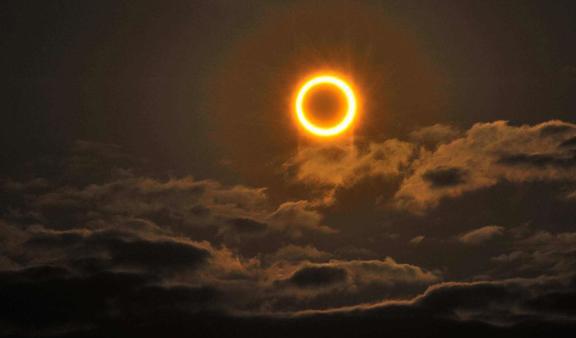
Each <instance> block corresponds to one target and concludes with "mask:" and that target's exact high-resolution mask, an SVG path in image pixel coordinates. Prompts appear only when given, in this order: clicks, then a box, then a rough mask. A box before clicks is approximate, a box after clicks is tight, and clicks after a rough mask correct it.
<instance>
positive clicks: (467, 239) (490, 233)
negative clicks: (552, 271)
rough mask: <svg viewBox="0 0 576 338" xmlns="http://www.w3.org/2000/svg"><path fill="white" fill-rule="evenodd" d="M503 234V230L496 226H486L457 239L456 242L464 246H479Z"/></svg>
mask: <svg viewBox="0 0 576 338" xmlns="http://www.w3.org/2000/svg"><path fill="white" fill-rule="evenodd" d="M503 233H504V228H503V227H501V226H497V225H487V226H484V227H481V228H478V229H475V230H472V231H469V232H467V233H465V234H462V235H460V236H459V237H458V240H459V241H460V242H462V243H465V244H474V245H477V244H481V243H484V242H486V241H488V240H491V239H493V238H495V237H498V236H502V234H503Z"/></svg>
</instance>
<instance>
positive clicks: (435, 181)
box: [422, 167, 467, 188]
mask: <svg viewBox="0 0 576 338" xmlns="http://www.w3.org/2000/svg"><path fill="white" fill-rule="evenodd" d="M466 176H467V172H466V171H465V170H463V169H460V168H455V167H450V168H446V167H438V168H436V169H430V170H427V171H425V172H424V173H423V174H422V179H423V180H424V181H426V182H427V183H428V184H429V185H430V186H431V187H432V188H444V187H451V186H457V185H460V184H463V183H465V182H466Z"/></svg>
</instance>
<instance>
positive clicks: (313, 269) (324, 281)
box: [287, 266, 347, 288]
mask: <svg viewBox="0 0 576 338" xmlns="http://www.w3.org/2000/svg"><path fill="white" fill-rule="evenodd" d="M346 276H347V272H346V270H345V269H343V268H340V267H335V266H306V267H303V268H301V269H300V270H298V271H296V272H295V273H294V274H293V275H292V276H291V277H290V278H289V279H288V280H287V281H288V282H289V283H290V284H293V285H295V286H297V287H300V288H310V287H328V286H330V285H333V284H337V283H342V282H344V281H345V280H346Z"/></svg>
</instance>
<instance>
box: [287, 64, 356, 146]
mask: <svg viewBox="0 0 576 338" xmlns="http://www.w3.org/2000/svg"><path fill="white" fill-rule="evenodd" d="M320 85H329V86H333V87H335V88H336V89H338V91H339V92H340V93H341V94H342V95H344V97H345V99H346V112H345V115H344V117H343V118H342V119H341V120H340V121H339V122H337V123H336V124H334V125H332V126H329V127H321V126H318V125H316V124H314V123H313V122H311V121H310V119H309V118H308V116H309V114H313V113H314V112H307V111H305V102H306V99H307V97H308V94H309V93H310V91H311V90H312V89H313V88H315V87H317V86H320ZM356 109H357V104H356V96H355V94H354V91H353V90H352V87H351V86H350V85H349V84H348V83H347V82H346V81H345V80H343V79H342V78H340V77H337V76H333V75H320V76H316V77H313V78H312V79H310V80H308V81H306V82H305V83H304V84H303V85H302V87H300V89H298V94H297V96H296V102H295V110H296V117H297V118H298V122H299V123H300V125H302V127H303V128H304V129H305V130H306V131H308V132H310V133H312V134H314V135H316V136H321V137H330V136H336V135H338V134H340V133H342V132H344V131H345V130H346V129H348V128H349V127H350V126H351V125H352V122H353V121H354V118H355V117H356Z"/></svg>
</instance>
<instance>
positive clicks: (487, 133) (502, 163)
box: [395, 121, 576, 212]
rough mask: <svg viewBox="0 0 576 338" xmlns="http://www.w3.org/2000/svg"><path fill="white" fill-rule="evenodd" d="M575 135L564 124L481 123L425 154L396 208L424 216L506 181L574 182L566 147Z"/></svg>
mask: <svg viewBox="0 0 576 338" xmlns="http://www.w3.org/2000/svg"><path fill="white" fill-rule="evenodd" d="M575 134H576V126H575V125H573V124H570V123H566V122H562V121H548V122H545V123H541V124H538V125H534V126H528V125H522V126H511V125H509V124H508V123H506V122H504V121H496V122H491V123H477V124H475V125H473V126H472V127H471V128H470V129H469V130H468V131H466V133H465V135H464V136H462V137H460V138H456V139H453V140H452V141H451V142H450V143H447V144H443V145H440V146H439V147H438V148H437V149H435V150H432V151H426V152H422V153H421V156H420V157H419V158H418V159H416V160H415V161H413V162H412V165H411V170H410V171H409V174H408V175H407V176H406V177H405V178H404V180H403V182H402V185H401V186H400V188H399V190H398V191H397V192H396V194H395V200H396V204H397V205H398V206H399V207H402V208H407V209H409V210H412V211H416V212H422V211H424V210H425V209H427V208H430V207H434V206H435V205H437V204H438V202H439V201H440V200H441V199H443V198H454V197H458V196H460V195H462V194H464V193H466V192H470V191H474V190H478V189H484V188H488V187H492V186H494V185H496V184H498V183H500V182H504V181H508V182H514V183H522V182H531V181H558V180H568V181H573V180H575V179H576V170H575V169H576V167H575V166H574V163H576V162H574V156H575V155H574V153H573V151H572V150H570V149H569V148H567V147H566V146H562V144H565V142H567V141H568V140H570V139H571V138H572V137H574V135H575Z"/></svg>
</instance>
